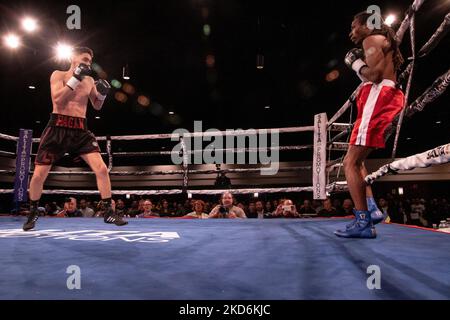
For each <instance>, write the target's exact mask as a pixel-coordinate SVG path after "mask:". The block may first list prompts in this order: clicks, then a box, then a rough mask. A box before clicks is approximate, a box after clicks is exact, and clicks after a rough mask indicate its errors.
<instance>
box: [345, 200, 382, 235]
mask: <svg viewBox="0 0 450 320" xmlns="http://www.w3.org/2000/svg"><path fill="white" fill-rule="evenodd" d="M366 200H367V208H368V209H369V212H370V217H371V218H372V224H373V225H376V224H378V223H380V222H382V221H383V220H384V219H385V218H386V215H385V214H384V213H383V212H382V211H381V210H380V209H378V206H377V203H376V202H375V199H374V198H373V197H371V198H366ZM355 223H356V218H354V219H353V220H352V221H350V223H349V224H347V225H346V226H345V229H346V230H348V229H350V228H352V227H353V225H354V224H355Z"/></svg>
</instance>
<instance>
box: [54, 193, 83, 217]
mask: <svg viewBox="0 0 450 320" xmlns="http://www.w3.org/2000/svg"><path fill="white" fill-rule="evenodd" d="M82 216H83V215H82V214H81V212H80V210H78V209H77V200H76V199H75V198H72V197H71V198H68V199H67V200H66V201H65V203H64V209H63V210H62V211H60V212H58V214H57V217H70V218H77V217H82Z"/></svg>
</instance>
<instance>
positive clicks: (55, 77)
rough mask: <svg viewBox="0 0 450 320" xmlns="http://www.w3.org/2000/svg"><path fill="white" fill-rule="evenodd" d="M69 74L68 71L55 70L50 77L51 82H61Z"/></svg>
mask: <svg viewBox="0 0 450 320" xmlns="http://www.w3.org/2000/svg"><path fill="white" fill-rule="evenodd" d="M66 74H67V71H61V70H55V71H53V72H52V75H51V76H50V79H51V80H61V79H64V76H65V75H66Z"/></svg>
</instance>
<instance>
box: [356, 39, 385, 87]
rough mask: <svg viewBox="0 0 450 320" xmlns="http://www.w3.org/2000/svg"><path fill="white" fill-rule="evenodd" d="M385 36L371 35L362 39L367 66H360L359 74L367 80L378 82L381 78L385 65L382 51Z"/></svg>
mask: <svg viewBox="0 0 450 320" xmlns="http://www.w3.org/2000/svg"><path fill="white" fill-rule="evenodd" d="M385 41H386V38H385V37H384V36H382V35H373V36H369V37H367V38H366V39H364V42H363V48H364V55H365V60H366V61H365V62H366V64H367V66H364V67H362V69H361V71H360V73H361V75H362V76H363V77H364V78H366V79H367V80H369V81H372V82H375V83H379V82H380V81H382V80H383V71H384V68H385V67H386V61H385V60H386V57H385V55H384V53H383V47H384V46H385Z"/></svg>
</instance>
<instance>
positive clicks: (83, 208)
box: [80, 199, 95, 218]
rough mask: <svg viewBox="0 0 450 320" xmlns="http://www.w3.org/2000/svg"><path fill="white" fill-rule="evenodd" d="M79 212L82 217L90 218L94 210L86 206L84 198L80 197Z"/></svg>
mask: <svg viewBox="0 0 450 320" xmlns="http://www.w3.org/2000/svg"><path fill="white" fill-rule="evenodd" d="M80 212H81V215H82V216H83V217H84V218H92V217H93V216H94V214H95V213H94V210H92V209H91V208H89V207H88V206H87V201H86V199H80Z"/></svg>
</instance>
